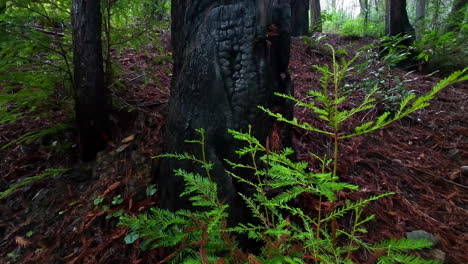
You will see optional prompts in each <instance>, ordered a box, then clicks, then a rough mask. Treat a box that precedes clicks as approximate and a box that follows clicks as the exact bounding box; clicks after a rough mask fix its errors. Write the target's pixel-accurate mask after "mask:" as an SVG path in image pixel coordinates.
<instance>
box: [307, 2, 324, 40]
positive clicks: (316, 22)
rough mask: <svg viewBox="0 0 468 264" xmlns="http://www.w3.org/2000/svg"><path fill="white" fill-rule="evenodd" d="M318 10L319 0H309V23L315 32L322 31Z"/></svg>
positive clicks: (319, 10)
mask: <svg viewBox="0 0 468 264" xmlns="http://www.w3.org/2000/svg"><path fill="white" fill-rule="evenodd" d="M320 12H321V8H320V0H310V24H311V26H312V29H313V31H315V32H322V21H321V17H320Z"/></svg>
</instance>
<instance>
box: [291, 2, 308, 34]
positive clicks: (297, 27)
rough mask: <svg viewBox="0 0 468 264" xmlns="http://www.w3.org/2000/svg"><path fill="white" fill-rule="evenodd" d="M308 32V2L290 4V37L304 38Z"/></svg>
mask: <svg viewBox="0 0 468 264" xmlns="http://www.w3.org/2000/svg"><path fill="white" fill-rule="evenodd" d="M308 32H309V0H294V1H292V2H291V35H292V36H293V37H298V36H304V35H307V34H308Z"/></svg>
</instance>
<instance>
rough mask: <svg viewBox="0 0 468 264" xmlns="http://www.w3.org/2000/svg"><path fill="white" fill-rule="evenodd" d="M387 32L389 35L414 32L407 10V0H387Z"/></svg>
mask: <svg viewBox="0 0 468 264" xmlns="http://www.w3.org/2000/svg"><path fill="white" fill-rule="evenodd" d="M385 34H386V35H387V36H396V35H398V34H401V35H404V34H414V29H413V27H412V26H411V24H410V22H409V20H408V13H407V12H406V0H387V6H386V18H385Z"/></svg>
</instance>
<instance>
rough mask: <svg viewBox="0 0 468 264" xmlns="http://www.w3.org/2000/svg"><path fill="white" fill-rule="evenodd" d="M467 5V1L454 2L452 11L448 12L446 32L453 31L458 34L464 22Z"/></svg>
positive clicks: (455, 0)
mask: <svg viewBox="0 0 468 264" xmlns="http://www.w3.org/2000/svg"><path fill="white" fill-rule="evenodd" d="M467 4H468V0H454V2H453V6H452V10H451V11H450V14H449V17H448V22H447V28H446V29H445V31H446V32H450V31H453V32H455V33H458V32H459V31H460V29H461V27H462V24H463V21H464V20H465V13H466V12H464V11H465V9H466V5H467Z"/></svg>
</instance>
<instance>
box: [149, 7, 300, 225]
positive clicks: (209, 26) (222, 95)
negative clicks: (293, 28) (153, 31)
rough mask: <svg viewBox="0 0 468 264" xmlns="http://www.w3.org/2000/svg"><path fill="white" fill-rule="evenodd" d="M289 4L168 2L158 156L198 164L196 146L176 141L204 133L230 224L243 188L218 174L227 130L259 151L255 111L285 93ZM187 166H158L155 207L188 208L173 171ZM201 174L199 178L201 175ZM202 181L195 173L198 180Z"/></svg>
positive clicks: (260, 118)
mask: <svg viewBox="0 0 468 264" xmlns="http://www.w3.org/2000/svg"><path fill="white" fill-rule="evenodd" d="M290 10H291V7H290V4H289V2H288V1H284V0H283V1H279V0H236V1H216V0H173V1H172V9H171V12H172V25H171V30H172V45H173V47H174V53H173V56H174V69H173V71H174V72H173V79H172V84H171V98H170V101H169V116H168V118H167V128H166V134H165V141H164V144H165V146H164V151H165V152H169V153H183V152H187V153H191V154H194V155H195V156H198V157H200V150H199V149H200V146H198V145H194V144H187V143H185V142H184V140H187V139H194V138H197V135H196V133H195V131H194V130H195V129H198V128H204V129H205V131H206V139H207V142H206V156H207V159H208V160H209V161H210V162H212V163H213V165H214V166H213V172H212V175H213V177H214V180H215V181H216V182H217V184H218V190H219V196H220V197H221V199H222V200H224V201H225V202H227V203H229V204H230V210H231V214H230V215H231V217H233V218H231V219H230V220H231V221H232V222H238V221H240V220H242V219H245V215H244V214H248V210H247V209H245V207H244V206H243V202H242V201H241V199H240V197H239V196H238V194H237V193H238V192H239V191H243V190H244V189H245V188H246V186H244V185H241V184H238V183H237V182H236V181H234V180H233V179H232V178H231V177H230V176H229V175H227V174H226V173H225V172H224V169H225V166H226V164H225V161H224V159H225V158H229V159H233V160H236V159H237V155H235V154H234V150H235V149H237V148H238V144H237V141H236V140H234V139H232V137H231V136H230V135H229V134H228V132H227V129H236V130H243V131H246V130H247V128H248V125H252V126H253V135H254V136H256V137H257V138H258V139H259V140H260V142H262V143H265V142H266V138H267V137H268V135H269V134H270V133H271V129H272V120H271V119H269V118H267V117H266V115H265V114H264V113H263V112H262V111H261V110H259V109H258V108H257V106H258V105H263V106H267V107H273V106H274V105H276V103H277V102H278V100H277V99H276V98H277V97H275V96H273V93H274V92H275V91H279V92H283V93H292V91H290V90H291V82H290V78H289V74H288V72H287V68H288V63H289V46H290V19H291V18H290ZM196 167H197V166H195V165H193V164H192V163H189V162H180V161H176V160H170V159H163V160H161V164H160V167H159V173H158V175H156V180H157V182H158V185H159V189H158V193H159V198H160V206H161V207H163V208H168V209H171V210H176V209H180V208H190V203H189V201H188V200H187V199H182V198H180V197H179V194H180V193H181V191H182V190H183V186H184V184H183V181H182V179H181V178H179V177H176V176H174V173H173V170H174V169H176V168H185V169H187V170H189V171H194V170H196ZM201 172H203V171H201ZM202 174H203V173H202Z"/></svg>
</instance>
